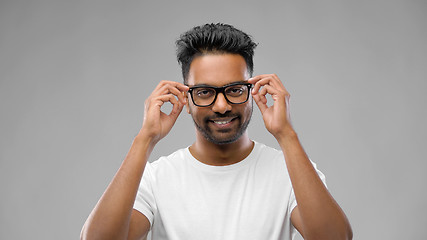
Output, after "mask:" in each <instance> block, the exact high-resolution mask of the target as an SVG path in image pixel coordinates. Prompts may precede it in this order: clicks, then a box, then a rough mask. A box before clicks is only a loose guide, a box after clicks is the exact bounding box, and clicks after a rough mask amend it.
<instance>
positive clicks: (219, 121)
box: [209, 117, 237, 126]
mask: <svg viewBox="0 0 427 240" xmlns="http://www.w3.org/2000/svg"><path fill="white" fill-rule="evenodd" d="M236 118H237V117H232V118H225V119H213V120H209V121H210V122H212V123H214V124H217V125H219V126H226V125H227V124H229V123H231V122H232V121H233V120H235V119H236Z"/></svg>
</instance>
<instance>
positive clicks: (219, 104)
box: [212, 93, 231, 114]
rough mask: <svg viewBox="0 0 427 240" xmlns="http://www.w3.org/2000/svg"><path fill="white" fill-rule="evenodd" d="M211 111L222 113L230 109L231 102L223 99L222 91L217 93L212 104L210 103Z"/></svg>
mask: <svg viewBox="0 0 427 240" xmlns="http://www.w3.org/2000/svg"><path fill="white" fill-rule="evenodd" d="M212 111H214V112H217V113H221V114H224V113H226V112H228V111H231V104H230V103H229V102H228V101H227V99H225V97H224V94H223V93H218V96H217V97H216V100H215V102H214V104H213V105H212Z"/></svg>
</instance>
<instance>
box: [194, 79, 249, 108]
mask: <svg viewBox="0 0 427 240" xmlns="http://www.w3.org/2000/svg"><path fill="white" fill-rule="evenodd" d="M251 87H252V84H250V83H241V82H238V83H232V84H228V85H225V86H223V87H213V86H193V87H190V90H188V92H189V93H190V95H191V99H192V101H193V103H194V105H196V106H198V107H208V106H210V105H212V104H213V103H214V102H215V100H216V98H217V96H218V93H222V94H223V95H224V97H225V99H226V100H227V101H228V102H229V103H232V104H241V103H245V102H246V101H248V99H249V90H250V89H251Z"/></svg>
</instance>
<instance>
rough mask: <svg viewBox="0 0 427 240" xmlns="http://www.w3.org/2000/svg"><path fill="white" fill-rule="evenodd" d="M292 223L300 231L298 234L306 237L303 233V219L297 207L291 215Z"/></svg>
mask: <svg viewBox="0 0 427 240" xmlns="http://www.w3.org/2000/svg"><path fill="white" fill-rule="evenodd" d="M291 222H292V225H294V227H295V228H296V229H297V230H298V232H299V233H300V234H301V236H303V237H304V233H303V231H302V219H301V215H300V211H299V209H298V206H296V207H295V208H294V209H293V210H292V213H291Z"/></svg>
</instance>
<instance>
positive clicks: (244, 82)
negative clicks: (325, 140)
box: [187, 80, 248, 88]
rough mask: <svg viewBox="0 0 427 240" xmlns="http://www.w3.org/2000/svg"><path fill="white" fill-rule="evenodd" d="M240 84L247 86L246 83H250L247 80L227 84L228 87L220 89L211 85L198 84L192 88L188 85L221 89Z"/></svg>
mask: <svg viewBox="0 0 427 240" xmlns="http://www.w3.org/2000/svg"><path fill="white" fill-rule="evenodd" d="M239 83H241V84H246V83H248V81H247V80H241V81H237V82H232V83H229V84H226V85H224V86H219V87H217V86H212V85H209V84H203V83H202V84H197V85H193V86H190V85H187V86H188V87H212V88H221V87H227V86H230V85H234V84H239Z"/></svg>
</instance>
